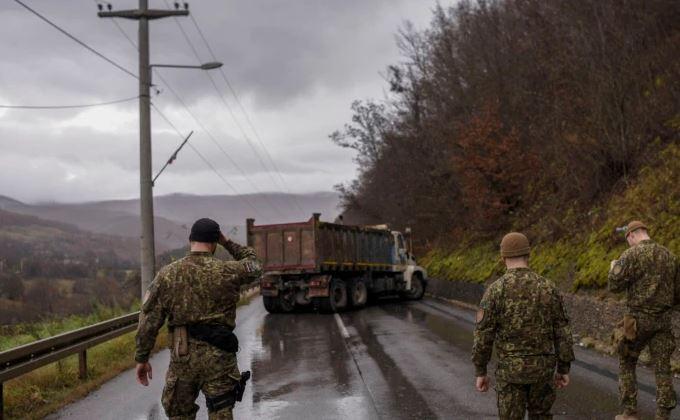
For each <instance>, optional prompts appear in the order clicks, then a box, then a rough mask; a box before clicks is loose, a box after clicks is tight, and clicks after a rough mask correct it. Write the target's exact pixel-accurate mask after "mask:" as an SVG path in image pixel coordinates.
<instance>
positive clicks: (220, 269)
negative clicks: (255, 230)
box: [135, 241, 261, 363]
mask: <svg viewBox="0 0 680 420" xmlns="http://www.w3.org/2000/svg"><path fill="white" fill-rule="evenodd" d="M226 249H227V251H229V252H230V253H231V255H232V256H233V257H234V259H235V260H236V261H222V260H220V259H217V258H215V257H214V256H213V255H212V254H210V253H208V252H190V253H189V254H188V255H187V256H186V257H184V258H182V259H181V260H178V261H175V262H173V263H172V264H168V265H166V266H165V267H163V268H162V269H161V270H160V271H159V272H158V274H157V275H156V278H155V279H154V280H153V282H152V283H151V285H150V286H149V290H147V292H146V295H145V296H144V303H143V305H142V310H141V314H140V316H139V326H138V327H137V336H136V353H135V360H136V361H137V362H140V363H143V362H146V361H147V360H148V359H149V354H150V352H151V350H152V349H153V346H154V344H155V342H156V336H157V335H158V330H159V329H160V328H161V327H162V326H163V323H164V322H165V320H166V319H167V321H168V326H169V327H170V328H172V327H174V326H180V325H188V324H195V323H211V324H221V325H227V326H230V327H232V328H233V327H234V326H235V319H236V304H237V303H238V300H239V296H240V291H241V285H242V284H246V283H249V282H251V281H253V280H255V279H256V278H257V277H259V276H260V274H261V268H260V264H259V262H258V261H257V259H256V257H255V251H254V250H253V249H252V248H248V247H244V246H240V245H238V244H236V243H234V242H232V241H228V242H227V245H226Z"/></svg>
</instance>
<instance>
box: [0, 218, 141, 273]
mask: <svg viewBox="0 0 680 420" xmlns="http://www.w3.org/2000/svg"><path fill="white" fill-rule="evenodd" d="M138 260H139V243H138V241H136V240H135V239H133V238H125V237H121V236H116V235H104V234H97V233H92V232H87V231H83V230H81V229H79V228H77V227H76V226H72V225H69V224H66V223H62V222H55V221H51V220H44V219H41V218H38V217H35V216H29V215H25V214H19V213H14V212H10V211H7V210H0V261H2V262H3V267H5V266H6V267H19V266H20V265H21V266H23V265H26V264H28V265H30V266H31V267H32V269H33V271H36V272H40V271H41V270H42V271H55V270H56V271H59V270H62V271H63V270H69V269H70V270H76V271H78V270H81V269H82V268H83V267H85V266H95V265H98V264H103V265H104V266H106V267H109V268H112V267H122V266H130V265H136V264H137V262H138ZM22 269H27V268H26V267H23V268H22ZM0 271H2V270H0Z"/></svg>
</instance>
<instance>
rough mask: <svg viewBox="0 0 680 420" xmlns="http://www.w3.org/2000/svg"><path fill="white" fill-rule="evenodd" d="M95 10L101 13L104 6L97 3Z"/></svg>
mask: <svg viewBox="0 0 680 420" xmlns="http://www.w3.org/2000/svg"><path fill="white" fill-rule="evenodd" d="M97 9H99V11H100V12H101V11H102V10H104V6H102V4H101V3H97Z"/></svg>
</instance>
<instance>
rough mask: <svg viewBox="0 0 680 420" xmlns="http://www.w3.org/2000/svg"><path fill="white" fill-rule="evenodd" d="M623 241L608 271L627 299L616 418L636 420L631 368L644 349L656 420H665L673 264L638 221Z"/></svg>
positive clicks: (677, 281) (672, 400) (677, 282)
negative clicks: (620, 409) (650, 373)
mask: <svg viewBox="0 0 680 420" xmlns="http://www.w3.org/2000/svg"><path fill="white" fill-rule="evenodd" d="M626 239H627V241H628V244H629V245H630V248H628V249H627V250H626V251H624V252H623V254H621V257H620V258H619V259H618V260H614V261H612V262H611V266H610V270H609V289H610V290H611V291H613V292H622V291H626V294H627V302H626V315H625V316H624V320H623V322H622V323H621V324H620V325H621V326H622V330H623V331H622V332H619V334H616V335H615V337H616V341H617V343H615V344H616V346H617V350H618V353H619V366H620V371H619V392H620V394H621V405H622V406H623V410H624V412H623V414H621V415H618V416H616V419H617V420H622V419H637V381H636V378H635V367H636V365H637V361H638V357H639V356H640V352H641V351H642V349H643V348H644V347H645V346H649V351H650V353H651V356H652V359H653V360H654V373H655V376H656V404H657V408H656V419H658V420H662V419H664V420H665V419H668V418H669V417H670V412H671V410H672V409H673V408H675V405H676V395H675V391H674V390H673V379H672V375H671V354H672V353H673V350H675V338H674V337H673V332H672V329H671V308H672V307H673V306H674V305H675V304H676V302H678V292H679V288H680V277H679V276H680V273H679V272H678V271H679V270H680V269H679V268H678V259H677V257H675V255H673V254H672V253H671V252H670V251H669V250H668V249H666V248H664V247H663V246H661V245H659V244H657V243H655V242H653V241H652V240H651V239H650V238H649V234H648V232H647V227H646V226H645V225H644V224H643V223H642V222H639V221H633V222H630V223H629V224H628V227H627V229H626Z"/></svg>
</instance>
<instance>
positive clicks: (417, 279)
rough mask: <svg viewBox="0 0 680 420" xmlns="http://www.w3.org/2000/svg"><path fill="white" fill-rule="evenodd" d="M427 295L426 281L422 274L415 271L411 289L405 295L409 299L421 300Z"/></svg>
mask: <svg viewBox="0 0 680 420" xmlns="http://www.w3.org/2000/svg"><path fill="white" fill-rule="evenodd" d="M424 295H425V282H424V281H423V278H422V276H421V275H420V274H418V273H414V274H413V278H411V290H408V291H406V292H404V294H403V297H404V298H406V299H409V300H420V299H422V298H423V296H424Z"/></svg>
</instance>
